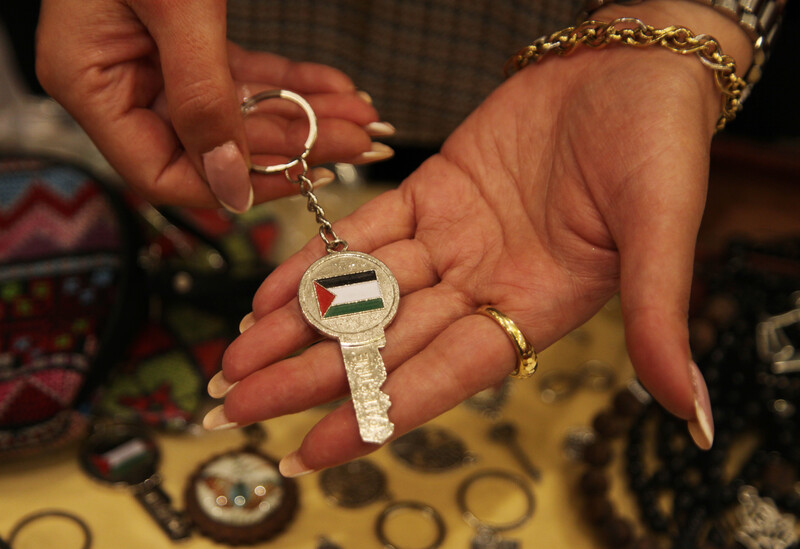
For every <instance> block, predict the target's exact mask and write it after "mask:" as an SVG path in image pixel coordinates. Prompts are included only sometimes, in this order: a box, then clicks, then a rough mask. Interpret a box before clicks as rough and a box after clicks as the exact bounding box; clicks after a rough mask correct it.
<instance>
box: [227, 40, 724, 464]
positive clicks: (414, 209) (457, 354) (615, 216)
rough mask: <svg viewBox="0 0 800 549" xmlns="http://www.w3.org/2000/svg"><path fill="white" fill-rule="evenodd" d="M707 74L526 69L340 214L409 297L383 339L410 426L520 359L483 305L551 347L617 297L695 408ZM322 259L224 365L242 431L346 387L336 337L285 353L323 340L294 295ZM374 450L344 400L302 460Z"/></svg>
mask: <svg viewBox="0 0 800 549" xmlns="http://www.w3.org/2000/svg"><path fill="white" fill-rule="evenodd" d="M703 71H704V69H703V68H702V67H701V66H700V65H699V64H698V63H696V62H695V61H693V60H688V59H684V58H681V57H679V56H676V55H673V54H670V53H668V52H661V51H646V52H632V51H626V50H623V49H616V50H607V51H602V52H592V53H586V54H584V53H578V54H576V55H574V56H573V57H571V58H569V59H565V60H547V61H545V62H543V63H542V64H540V65H538V66H536V67H532V68H529V69H525V70H523V71H522V72H521V73H519V74H517V75H516V76H514V77H513V78H511V79H509V80H508V81H507V82H506V83H504V84H503V85H502V86H501V87H500V88H498V89H497V90H496V91H495V93H494V94H492V95H491V96H490V97H489V98H488V99H487V100H486V101H485V102H484V104H483V105H482V106H481V107H480V108H478V109H477V110H476V111H475V112H474V113H473V114H472V115H471V116H470V117H469V118H468V119H467V120H466V121H465V122H464V123H463V124H462V125H461V126H460V127H459V128H458V129H457V130H456V131H455V133H454V134H453V135H452V136H451V137H450V138H449V139H448V141H447V142H446V143H445V145H444V147H443V148H442V151H441V153H440V154H438V155H436V156H434V157H432V158H431V159H429V160H428V161H427V162H426V163H425V164H423V165H422V166H421V167H420V168H419V169H418V170H417V171H416V172H415V173H414V174H412V175H411V176H410V177H409V178H408V179H407V180H406V181H405V182H404V183H403V184H402V185H401V186H400V187H399V188H398V189H397V190H394V191H391V192H388V193H385V194H383V195H381V196H380V197H378V198H377V199H375V200H373V201H372V202H370V203H368V204H366V205H365V206H363V207H362V208H361V209H359V210H358V211H357V212H355V213H354V214H353V215H351V216H349V217H348V218H346V219H343V220H342V221H341V222H339V223H337V224H336V230H337V232H338V233H339V234H340V235H342V236H343V237H344V238H345V239H347V240H348V242H349V244H350V249H352V250H356V251H363V252H367V253H370V254H372V255H374V256H375V257H377V258H379V259H381V260H382V261H383V262H384V263H386V264H387V265H388V267H389V268H390V269H391V270H392V271H393V273H394V274H395V276H396V277H397V279H398V282H399V286H400V290H401V294H402V295H403V297H402V299H401V301H400V307H399V311H398V314H397V317H396V318H395V320H394V322H393V324H392V325H391V326H390V327H389V328H388V329H387V331H386V338H387V345H386V347H385V349H384V350H383V357H384V362H385V364H386V368H387V371H388V372H389V376H388V380H387V382H386V383H385V385H384V387H383V390H384V391H385V392H386V393H388V394H389V396H390V398H391V400H392V407H391V409H390V411H389V417H390V419H391V420H392V421H393V422H394V423H395V426H396V427H395V436H398V435H400V434H402V433H404V432H406V431H408V430H410V429H412V428H414V427H416V426H418V425H420V424H421V423H423V422H425V421H427V420H429V419H431V418H432V417H434V416H436V415H438V414H440V413H442V412H444V411H445V410H447V409H449V408H451V407H453V406H455V405H456V404H458V403H459V402H461V401H462V400H463V399H465V398H467V397H468V396H470V395H472V394H474V393H475V392H477V391H479V390H481V389H483V388H486V387H488V386H490V385H492V384H494V383H496V382H498V381H499V380H500V379H502V378H503V377H504V376H506V375H508V373H509V372H510V371H511V370H512V369H513V367H514V364H515V354H514V351H513V348H512V347H511V345H510V344H509V342H508V340H507V338H506V335H505V334H504V333H503V331H502V330H501V329H500V328H499V327H498V326H497V325H496V324H495V323H493V321H492V320H490V319H488V318H486V317H484V316H480V315H476V314H474V313H475V311H476V309H477V308H478V307H480V306H482V305H492V306H494V307H496V308H497V309H499V310H500V311H502V312H503V313H505V314H506V315H508V316H509V317H510V318H512V319H513V320H514V321H515V322H516V323H517V325H518V326H519V327H520V329H521V330H522V331H523V332H524V333H525V334H526V336H527V337H528V338H529V339H530V340H531V341H532V342H533V344H534V346H535V347H536V348H537V349H539V350H541V349H543V348H545V347H547V346H548V345H550V344H552V343H553V342H554V341H556V340H557V339H559V338H560V337H562V336H563V335H565V334H566V333H568V332H569V331H570V330H572V329H574V328H575V327H577V326H578V325H580V324H581V323H583V322H584V321H585V320H587V319H588V318H589V317H590V316H592V315H593V314H594V313H595V312H596V311H597V310H598V309H599V308H600V307H601V306H602V305H603V304H604V303H605V302H606V301H607V300H608V299H609V298H610V297H611V296H612V295H613V294H614V293H616V292H617V291H620V290H621V298H622V306H623V314H624V318H625V326H626V336H627V341H628V347H629V351H630V355H631V358H632V360H633V363H634V365H635V367H636V370H637V373H638V375H639V376H640V378H641V379H642V381H643V382H644V384H645V385H646V386H647V387H648V388H649V389H650V390H651V392H652V393H653V395H654V396H655V397H656V399H657V400H659V401H660V402H661V403H662V404H664V405H665V406H666V407H667V408H668V409H669V410H670V411H672V412H673V413H675V414H676V415H678V416H680V417H683V418H686V419H688V418H692V417H694V404H693V398H692V380H691V374H690V368H689V364H690V360H691V359H690V354H689V348H688V341H687V329H686V306H687V301H688V293H689V284H690V280H691V265H692V257H693V250H694V241H695V238H696V234H697V228H698V225H699V221H700V218H701V215H702V210H703V203H704V197H705V186H706V179H707V164H708V147H709V143H710V140H711V136H712V134H713V127H714V121H715V119H716V115H717V110H716V107H717V103H716V102H717V100H718V96H717V95H716V94H715V92H714V90H713V84H712V82H711V79H710V78H709V76H708V74H706V73H704V72H703ZM323 254H324V248H323V245H322V242H320V241H318V240H314V241H312V242H310V243H309V244H308V245H307V246H306V247H305V248H304V249H303V250H301V251H300V252H298V253H297V254H296V255H294V256H293V257H292V258H290V259H289V260H288V261H286V262H285V263H284V264H283V265H281V266H280V267H279V268H278V269H277V270H276V271H275V272H274V273H273V274H272V275H270V277H268V278H267V280H266V281H265V282H264V284H263V286H262V288H261V289H260V290H259V292H258V294H257V295H256V297H255V299H254V303H253V308H254V310H253V312H254V317H255V319H256V322H255V324H253V325H252V326H250V327H249V328H248V329H247V330H246V331H245V332H244V333H243V334H242V335H241V336H240V337H239V338H238V339H237V340H236V341H235V342H234V343H233V344H232V345H231V347H230V348H229V349H228V351H227V352H226V354H225V357H224V361H223V375H224V380H225V381H224V383H225V384H231V383H234V382H239V383H237V384H236V385H235V386H234V387H233V388H232V389H230V391H229V392H228V393H227V396H226V400H225V404H224V415H222V416H221V417H224V418H225V419H226V420H228V421H229V422H230V423H231V424H246V423H250V422H253V421H258V420H263V419H267V418H272V417H277V416H280V415H283V414H287V413H293V412H297V411H300V410H303V409H306V408H309V407H312V406H315V405H318V404H321V403H324V402H327V401H330V400H333V399H336V398H339V397H341V396H343V395H345V394H346V393H347V382H346V378H345V373H344V369H343V366H342V359H341V356H340V351H339V347H338V344H337V343H336V342H333V341H326V342H323V343H321V344H318V345H314V346H312V347H310V348H308V349H306V350H305V351H304V352H303V353H302V354H299V355H297V356H292V357H291V358H285V357H287V356H288V355H290V354H291V353H292V352H294V351H296V350H298V349H300V348H303V347H304V346H306V345H308V344H309V343H311V342H312V341H314V340H315V339H316V338H317V337H318V335H317V334H316V333H315V332H314V331H313V330H312V329H311V328H310V327H309V326H308V325H307V324H306V323H305V321H304V319H303V317H302V314H301V312H300V309H299V306H298V303H297V299H296V292H297V286H298V282H299V280H300V277H301V276H302V274H303V272H304V271H305V270H306V269H307V268H308V266H309V265H310V264H311V263H312V262H313V261H314V260H316V259H318V258H319V257H321V256H322V255H323ZM218 386H219V385H218ZM212 392H213V391H212ZM220 410H223V409H220ZM220 413H222V412H220ZM217 417H218V418H219V417H220V416H219V414H218V415H217ZM373 449H375V446H374V445H369V444H365V443H363V442H361V440H360V438H359V435H358V429H357V427H356V422H355V414H354V411H353V408H352V405H351V404H350V403H346V404H343V405H342V406H341V407H339V408H338V409H336V410H335V411H333V412H332V413H330V414H329V415H328V416H326V417H325V418H324V419H323V420H321V421H320V423H319V424H317V425H316V426H315V427H314V428H313V429H312V431H311V432H310V433H309V434H308V435H307V436H306V438H305V440H304V441H303V443H302V446H301V448H300V450H299V452H298V454H296V455H295V456H294V457H293V459H295V460H299V462H301V463H302V464H303V465H304V466H305V467H306V468H309V469H320V468H323V467H328V466H331V465H335V464H337V463H341V462H344V461H347V460H350V459H353V458H355V457H357V456H359V455H362V454H365V453H368V452H370V451H372V450H373Z"/></svg>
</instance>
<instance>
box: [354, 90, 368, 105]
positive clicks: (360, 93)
mask: <svg viewBox="0 0 800 549" xmlns="http://www.w3.org/2000/svg"><path fill="white" fill-rule="evenodd" d="M356 95H357V96H359V97H360V98H361V99H362V100H363V101H364V102H365V103H369V104H370V105H372V96H371V95H370V94H368V93H367V92H365V91H364V90H358V91H357V92H356Z"/></svg>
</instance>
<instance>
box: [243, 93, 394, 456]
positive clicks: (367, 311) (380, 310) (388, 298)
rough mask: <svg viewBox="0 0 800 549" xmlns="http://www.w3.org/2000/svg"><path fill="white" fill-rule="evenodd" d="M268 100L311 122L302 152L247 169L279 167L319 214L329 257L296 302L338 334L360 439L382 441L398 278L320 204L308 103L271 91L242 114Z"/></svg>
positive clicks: (310, 274)
mask: <svg viewBox="0 0 800 549" xmlns="http://www.w3.org/2000/svg"><path fill="white" fill-rule="evenodd" d="M273 98H280V99H286V100H288V101H291V102H292V103H295V104H296V105H299V106H300V108H302V109H303V111H304V112H305V114H306V116H307V117H308V123H309V132H308V137H307V138H306V142H305V145H304V148H305V150H304V151H303V153H302V154H300V155H299V156H296V157H294V158H293V159H292V160H290V161H289V162H287V163H285V164H276V165H272V166H258V165H252V166H251V170H253V171H255V172H257V173H261V174H272V173H279V172H284V174H285V175H286V178H287V179H288V180H289V181H290V182H292V183H295V184H298V185H299V186H300V193H301V194H302V195H303V196H304V197H305V198H306V199H307V200H308V210H309V211H310V212H312V213H313V214H315V216H316V220H317V223H319V226H320V227H319V236H320V237H321V238H322V240H323V241H324V242H325V249H326V250H327V252H328V255H326V256H325V257H323V258H321V259H319V260H317V261H316V262H315V263H314V264H312V265H311V267H309V268H308V270H307V271H306V272H305V274H304V275H303V277H302V279H301V280H300V287H299V289H298V292H297V296H298V299H299V301H300V308H301V309H302V311H303V315H304V316H305V318H306V320H307V321H308V323H309V324H311V325H312V326H313V327H314V328H316V329H317V330H318V331H319V332H320V333H322V334H323V335H326V336H328V337H331V338H334V339H338V340H339V344H340V347H341V350H342V358H343V359H344V365H345V369H346V371H347V381H348V383H349V384H350V393H351V395H352V401H353V406H354V408H355V412H356V420H357V421H358V429H359V433H360V435H361V439H362V440H363V441H364V442H371V443H374V444H382V443H383V442H385V441H386V440H387V439H388V438H389V437H390V436H391V434H392V432H393V431H394V424H393V423H392V422H391V421H390V420H389V416H388V411H389V406H390V401H389V396H388V395H387V394H386V393H384V392H382V391H381V386H382V385H383V382H384V381H385V380H386V368H385V367H384V364H383V359H382V357H381V353H380V349H381V348H383V347H384V345H385V344H386V337H385V336H384V332H383V330H384V328H385V327H387V326H388V325H389V323H390V322H391V321H392V319H393V318H394V315H395V313H396V312H397V306H398V302H399V300H400V290H399V288H398V285H397V280H396V279H395V277H394V275H393V274H392V272H391V271H390V270H389V269H388V268H387V267H386V265H384V264H383V263H382V262H380V261H379V260H377V259H376V258H374V257H372V256H370V255H368V254H365V253H361V252H353V251H348V249H347V242H346V241H345V240H342V239H341V238H339V236H338V235H337V234H336V232H335V231H334V230H333V226H332V225H331V222H330V221H328V219H327V218H326V217H325V210H323V209H322V207H321V206H320V205H319V203H318V202H317V197H316V195H315V194H314V184H313V183H312V182H311V180H310V179H309V178H308V176H307V173H308V163H307V161H306V158H307V157H308V155H309V153H310V152H311V148H312V147H313V145H314V142H315V141H316V138H317V119H316V115H315V114H314V111H313V110H312V109H311V105H309V104H308V102H307V101H306V100H305V99H303V98H302V97H301V96H299V95H297V94H296V93H293V92H290V91H286V90H270V91H266V92H262V93H259V94H256V95H254V96H252V97H250V98H248V99H246V100H245V101H244V102H243V103H242V112H243V114H245V115H247V114H248V113H249V112H251V111H252V110H253V108H254V107H255V105H256V104H257V103H259V102H260V101H265V100H267V99H273ZM296 166H299V167H300V169H301V173H300V175H298V176H297V177H292V175H291V174H290V173H289V170H290V169H291V168H294V167H296Z"/></svg>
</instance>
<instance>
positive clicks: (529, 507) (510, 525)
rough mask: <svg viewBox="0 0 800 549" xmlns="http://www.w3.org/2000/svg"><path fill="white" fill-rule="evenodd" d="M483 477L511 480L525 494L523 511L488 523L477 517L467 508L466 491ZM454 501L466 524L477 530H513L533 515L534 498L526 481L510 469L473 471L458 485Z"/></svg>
mask: <svg viewBox="0 0 800 549" xmlns="http://www.w3.org/2000/svg"><path fill="white" fill-rule="evenodd" d="M484 478H495V479H502V480H506V481H509V482H511V483H512V484H513V485H514V486H516V487H517V488H519V489H520V490H521V491H522V493H523V494H524V495H525V503H526V506H525V511H524V512H523V513H522V515H520V516H519V517H518V518H515V519H514V520H511V521H508V522H505V523H501V524H495V523H489V522H486V521H483V520H481V519H479V518H478V517H477V516H476V515H475V513H473V512H472V511H470V510H469V507H467V492H468V491H469V489H470V488H471V487H472V485H473V484H475V482H477V481H478V480H481V479H484ZM456 501H457V502H458V508H459V510H460V511H461V516H462V517H463V518H464V520H465V521H466V523H467V524H469V525H470V526H472V527H473V528H475V529H476V530H479V529H481V528H488V529H489V530H491V531H492V532H505V531H506V530H513V529H514V528H517V527H518V526H522V525H523V524H525V523H526V522H527V521H528V520H529V519H530V518H531V517H532V516H533V508H534V498H533V492H532V491H531V489H530V488H529V487H528V484H527V482H526V481H525V479H524V478H522V477H521V476H520V475H517V474H515V473H512V472H510V471H504V470H503V469H485V470H483V471H478V472H476V473H473V474H472V475H470V476H468V477H467V478H465V479H464V480H463V481H462V482H461V485H460V486H459V487H458V493H457V494H456Z"/></svg>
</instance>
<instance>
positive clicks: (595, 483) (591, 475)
mask: <svg viewBox="0 0 800 549" xmlns="http://www.w3.org/2000/svg"><path fill="white" fill-rule="evenodd" d="M579 485H580V488H581V491H582V492H583V493H584V494H589V495H600V494H605V493H606V492H608V486H609V480H608V476H607V475H606V474H605V473H604V472H603V471H602V470H601V469H594V468H592V469H589V470H587V471H586V472H585V473H583V475H581V480H580V483H579Z"/></svg>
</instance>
